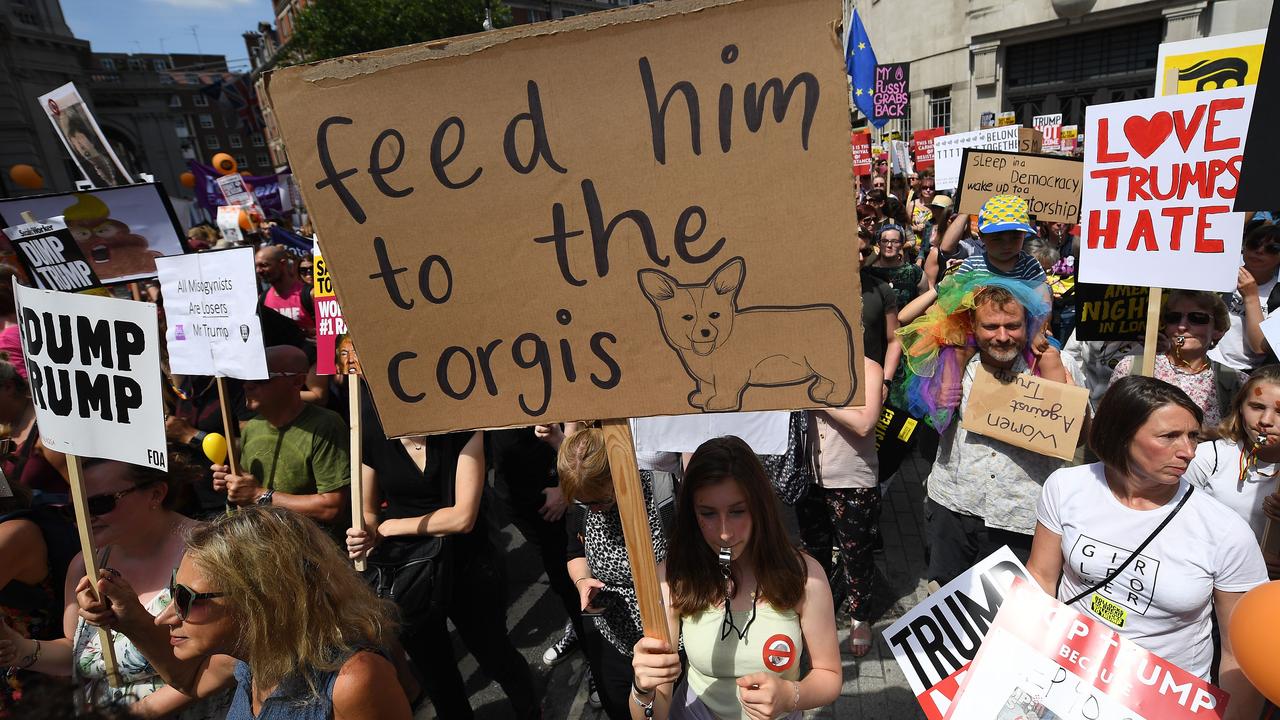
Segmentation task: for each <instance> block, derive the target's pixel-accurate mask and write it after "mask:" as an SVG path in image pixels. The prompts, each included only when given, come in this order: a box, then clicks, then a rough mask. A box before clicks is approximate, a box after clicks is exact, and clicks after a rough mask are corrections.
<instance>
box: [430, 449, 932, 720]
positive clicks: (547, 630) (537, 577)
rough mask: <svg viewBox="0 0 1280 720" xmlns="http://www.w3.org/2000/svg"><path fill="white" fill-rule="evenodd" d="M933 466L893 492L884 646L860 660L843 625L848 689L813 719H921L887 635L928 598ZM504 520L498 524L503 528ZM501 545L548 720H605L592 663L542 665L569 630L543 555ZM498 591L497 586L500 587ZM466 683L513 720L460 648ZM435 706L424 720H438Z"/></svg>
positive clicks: (879, 560)
mask: <svg viewBox="0 0 1280 720" xmlns="http://www.w3.org/2000/svg"><path fill="white" fill-rule="evenodd" d="M927 473H928V465H927V464H926V463H925V462H924V461H923V460H921V459H920V458H919V457H917V456H912V457H909V458H907V460H906V461H905V462H904V463H903V466H902V469H901V470H900V471H899V473H898V476H897V478H895V479H894V480H893V482H892V484H891V486H890V491H889V495H888V497H887V498H886V501H885V504H884V510H883V513H882V515H881V520H880V530H881V534H882V536H883V538H884V552H883V553H877V554H876V564H877V566H878V568H879V571H880V582H879V584H878V586H877V592H876V605H875V612H876V614H877V619H876V622H875V627H876V631H877V638H876V639H877V642H876V645H875V647H873V648H872V650H871V652H870V653H869V654H868V655H867V656H866V657H863V658H861V659H855V658H854V657H853V656H852V655H850V654H849V653H848V651H847V649H846V647H847V646H846V645H845V642H846V641H847V637H848V619H847V618H842V620H841V628H842V630H841V634H840V640H841V647H842V649H843V650H844V652H843V654H842V658H843V660H844V687H843V689H842V690H841V693H840V698H839V699H838V700H837V701H836V702H835V704H834V705H833V706H832V707H829V708H823V709H819V710H813V711H810V712H809V713H806V718H810V719H814V720H826V719H828V718H895V719H896V718H920V717H923V714H922V713H921V712H920V710H919V707H918V705H917V704H916V702H915V698H914V697H913V696H912V695H911V690H910V688H909V687H908V685H907V682H906V679H905V678H904V677H903V675H902V672H901V671H900V670H899V669H898V665H897V663H896V662H894V660H893V656H892V654H891V653H890V652H889V649H888V647H887V646H886V645H885V644H884V643H883V642H882V641H881V640H880V637H879V634H880V632H881V631H883V630H884V628H886V627H888V626H889V624H890V623H892V622H893V621H894V620H895V619H896V618H897V617H899V616H900V615H901V614H902V613H903V612H904V611H905V610H906V609H907V608H909V607H911V606H912V605H914V604H915V603H916V602H917V601H919V600H920V598H922V597H924V594H925V590H924V582H923V580H921V577H922V575H923V571H924V543H923V538H922V536H923V520H922V518H921V509H922V507H923V480H924V476H925V475H927ZM498 522H503V519H501V518H498V519H497V521H496V522H495V524H497V523H498ZM497 532H499V533H500V537H499V546H500V547H505V548H507V573H508V577H507V591H506V592H507V596H508V598H509V601H510V603H511V605H510V609H509V611H508V615H507V625H508V627H509V628H510V629H511V636H512V637H513V638H514V639H515V643H516V647H518V648H519V649H520V651H521V652H522V653H523V654H524V656H525V657H526V658H527V659H528V661H529V664H530V666H531V667H533V668H534V672H535V674H536V675H537V681H538V682H539V683H541V685H542V686H543V687H545V691H546V701H545V704H544V707H545V715H544V717H545V718H547V720H561V719H567V718H575V719H576V718H586V719H587V720H597V719H599V720H603V719H604V717H605V716H604V714H603V713H602V712H600V711H599V710H598V709H596V708H594V707H592V706H590V705H589V704H587V682H586V678H585V672H586V664H585V662H584V660H583V656H582V653H581V652H576V651H575V652H574V653H573V654H572V655H571V656H570V657H569V658H568V659H567V660H565V661H564V662H562V663H560V664H559V665H557V666H556V667H555V668H550V669H548V668H546V667H545V666H544V665H543V664H542V651H543V649H544V648H545V646H546V644H547V643H548V642H549V638H552V637H556V636H558V633H559V632H560V628H561V627H562V626H563V624H564V618H563V612H562V611H561V610H560V607H559V604H558V603H557V602H556V600H555V597H554V595H552V594H551V592H550V590H549V589H548V585H547V580H546V577H545V576H544V575H543V574H542V572H541V566H540V562H539V559H538V555H537V553H536V552H535V551H534V549H533V547H532V546H530V545H528V544H527V543H526V542H525V541H524V538H523V536H521V535H520V533H519V531H517V530H516V529H515V528H514V527H513V526H511V525H510V524H506V523H504V525H503V527H502V529H501V530H499V531H497ZM495 590H497V588H495ZM455 652H456V654H457V655H458V657H459V663H460V664H461V667H462V674H463V677H464V678H466V680H467V686H468V689H469V690H470V691H471V705H472V707H473V708H474V709H475V712H476V717H477V718H479V719H481V720H499V719H500V718H508V717H510V716H511V712H510V709H509V708H508V706H507V705H506V703H505V698H504V697H503V695H502V691H501V690H500V689H499V688H498V686H497V685H496V684H494V683H491V682H490V681H489V680H488V678H486V677H484V676H483V675H482V674H480V673H479V671H478V669H477V667H476V663H475V660H473V659H472V658H471V656H470V655H469V654H467V653H466V652H465V651H463V650H462V649H461V646H460V645H456V644H455ZM434 717H435V714H434V712H433V711H432V710H431V708H430V707H427V708H425V709H424V710H423V711H421V712H420V713H419V714H418V716H417V720H428V719H429V718H434Z"/></svg>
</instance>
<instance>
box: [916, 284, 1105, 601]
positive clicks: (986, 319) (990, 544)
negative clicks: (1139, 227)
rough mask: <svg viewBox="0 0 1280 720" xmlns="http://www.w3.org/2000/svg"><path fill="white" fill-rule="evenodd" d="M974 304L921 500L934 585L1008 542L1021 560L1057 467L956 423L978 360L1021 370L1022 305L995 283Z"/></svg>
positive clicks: (1074, 373)
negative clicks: (953, 395) (966, 352)
mask: <svg viewBox="0 0 1280 720" xmlns="http://www.w3.org/2000/svg"><path fill="white" fill-rule="evenodd" d="M975 302H976V305H975V307H974V308H973V310H972V311H971V312H972V313H973V333H974V337H975V340H976V341H977V345H978V352H977V354H976V355H974V356H973V358H972V359H971V360H970V361H969V363H968V365H967V366H966V367H965V370H964V378H963V382H962V384H961V397H960V404H959V406H958V407H957V416H956V417H954V418H953V419H952V421H951V424H950V425H948V426H947V429H946V430H945V431H944V432H943V433H942V437H941V439H940V441H939V443H938V458H937V460H936V461H935V462H934V464H933V470H932V471H931V472H930V473H929V482H928V490H929V497H928V500H927V501H926V504H925V526H926V532H927V534H928V539H929V570H928V574H927V579H928V580H930V581H932V582H936V583H937V584H938V585H939V586H941V585H946V584H947V583H948V582H950V581H951V580H953V579H954V578H955V577H956V576H958V575H960V574H961V573H963V572H964V571H965V570H968V569H969V568H970V567H972V566H973V565H974V564H975V563H976V562H978V561H979V560H981V559H982V558H984V557H986V556H987V555H989V554H991V553H992V552H994V551H995V550H997V549H999V548H1000V547H1001V546H1002V545H1008V546H1009V547H1010V548H1011V549H1012V550H1013V551H1014V553H1015V554H1016V555H1018V557H1019V558H1020V559H1021V560H1022V561H1023V562H1026V560H1027V558H1028V556H1029V555H1030V553H1031V538H1032V536H1033V535H1034V534H1035V529H1036V501H1037V500H1038V499H1039V497H1040V488H1041V486H1042V485H1044V481H1045V480H1046V479H1047V478H1048V477H1049V474H1050V473H1052V472H1053V471H1054V470H1057V469H1058V468H1060V467H1062V465H1063V461H1062V460H1059V459H1057V458H1052V457H1049V456H1047V455H1040V454H1039V453H1035V452H1032V451H1030V450H1024V449H1022V448H1018V447H1014V446H1013V445H1009V444H1007V443H1004V442H1001V441H999V440H995V439H993V438H989V437H986V436H983V435H978V434H977V433H973V432H969V431H968V430H966V429H964V428H962V427H960V424H961V423H960V419H961V418H960V416H961V415H963V412H964V407H965V405H966V404H967V403H968V400H969V392H970V390H971V389H972V388H973V381H974V377H975V373H976V372H977V369H978V363H982V364H983V365H986V366H987V367H988V368H990V369H993V370H995V369H1001V370H1007V371H1011V372H1015V373H1020V372H1025V371H1026V370H1027V363H1026V359H1025V353H1024V352H1023V350H1024V349H1025V348H1026V345H1027V342H1028V338H1027V334H1028V329H1027V313H1026V310H1025V309H1024V308H1023V306H1022V305H1021V304H1020V303H1019V302H1018V301H1017V300H1016V299H1015V298H1014V297H1013V295H1012V294H1011V293H1010V292H1009V291H1008V290H1006V289H1004V288H1001V287H998V286H989V287H987V288H985V289H983V290H982V291H981V292H980V293H979V295H978V297H977V299H976V301H975ZM1062 364H1063V365H1064V366H1065V367H1066V370H1067V373H1068V377H1069V378H1070V380H1071V381H1072V382H1073V383H1074V384H1075V385H1077V386H1081V387H1083V386H1084V377H1083V376H1082V375H1081V373H1080V369H1079V366H1078V365H1077V364H1076V362H1075V360H1074V359H1073V358H1071V357H1070V356H1067V355H1063V356H1062ZM1083 436H1084V435H1083V433H1082V434H1081V437H1083Z"/></svg>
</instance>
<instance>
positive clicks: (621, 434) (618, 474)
mask: <svg viewBox="0 0 1280 720" xmlns="http://www.w3.org/2000/svg"><path fill="white" fill-rule="evenodd" d="M603 426H604V447H605V452H606V453H607V454H608V456H609V471H610V473H611V474H612V475H613V495H614V498H615V499H616V501H617V503H618V515H619V516H621V518H622V536H623V538H624V539H625V540H626V543H627V557H628V558H630V560H631V577H632V579H633V580H634V582H635V588H636V600H637V601H638V602H639V604H640V621H641V624H643V625H644V634H645V636H646V637H651V638H658V639H660V640H665V641H666V642H667V644H669V645H671V646H672V647H674V643H672V641H671V637H670V635H671V633H670V631H669V629H668V627H667V614H666V612H665V611H664V609H663V606H662V589H661V588H660V587H659V586H658V563H657V562H656V561H655V560H654V557H653V535H652V534H651V533H650V530H649V511H648V510H647V509H645V504H644V488H643V487H641V485H640V470H639V468H638V467H637V464H636V447H635V442H634V441H633V440H632V438H631V423H630V422H629V421H628V420H627V419H626V418H615V419H613V420H605V421H604V422H603Z"/></svg>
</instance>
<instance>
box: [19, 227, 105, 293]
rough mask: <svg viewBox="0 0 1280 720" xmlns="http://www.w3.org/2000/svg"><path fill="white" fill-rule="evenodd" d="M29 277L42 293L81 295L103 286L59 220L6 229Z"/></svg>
mask: <svg viewBox="0 0 1280 720" xmlns="http://www.w3.org/2000/svg"><path fill="white" fill-rule="evenodd" d="M4 234H5V235H6V236H8V238H9V242H10V243H11V244H12V245H13V249H14V252H15V254H16V255H17V256H18V261H19V262H21V263H22V267H23V269H24V270H26V271H27V277H28V278H30V279H31V282H32V283H33V284H35V286H36V287H38V288H40V289H42V290H60V291H62V292H77V291H80V290H88V289H89V288H95V287H99V286H101V285H102V281H101V280H99V279H98V275H97V273H95V272H94V271H93V268H92V267H91V266H90V265H89V263H88V262H87V261H86V260H85V257H84V253H83V252H81V251H80V245H79V244H78V243H76V241H75V238H73V237H72V236H71V231H70V230H68V229H67V226H66V225H64V224H62V223H61V222H57V221H50V222H47V223H40V222H37V223H25V224H23V225H15V226H14V227H8V228H5V229H4Z"/></svg>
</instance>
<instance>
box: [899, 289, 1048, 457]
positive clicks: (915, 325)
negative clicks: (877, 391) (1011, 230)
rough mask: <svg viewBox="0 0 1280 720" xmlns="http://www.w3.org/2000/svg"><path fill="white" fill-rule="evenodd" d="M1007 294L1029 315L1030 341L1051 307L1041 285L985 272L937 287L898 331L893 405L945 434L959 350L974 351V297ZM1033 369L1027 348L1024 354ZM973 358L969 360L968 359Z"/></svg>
mask: <svg viewBox="0 0 1280 720" xmlns="http://www.w3.org/2000/svg"><path fill="white" fill-rule="evenodd" d="M992 286H999V287H1002V288H1004V289H1006V290H1008V291H1009V292H1010V293H1011V294H1012V295H1013V297H1014V298H1015V299H1016V300H1017V301H1018V302H1019V303H1020V304H1021V305H1022V307H1023V308H1024V309H1026V312H1027V338H1028V340H1030V338H1034V337H1035V336H1036V335H1037V334H1038V333H1039V332H1040V328H1041V326H1042V325H1043V324H1044V323H1045V321H1046V320H1048V318H1049V309H1050V304H1049V301H1048V299H1047V298H1046V295H1047V293H1046V292H1045V290H1044V287H1045V286H1044V283H1042V282H1038V281H1035V280H1017V279H1014V278H1008V277H1004V276H1001V275H995V274H993V273H990V272H986V271H974V272H967V273H955V274H952V275H948V276H947V277H946V278H944V279H943V280H942V282H941V283H939V284H938V299H937V301H936V302H935V303H934V304H933V305H931V306H930V307H929V309H928V310H927V311H925V314H924V315H921V316H920V317H919V318H917V319H916V320H915V321H914V322H912V323H911V324H910V325H907V326H906V327H904V328H900V329H899V330H898V336H899V338H900V340H901V341H902V358H903V360H904V361H905V363H906V371H905V373H906V378H905V381H904V382H902V383H900V384H899V385H897V386H896V387H895V389H894V392H893V395H892V398H891V399H892V400H893V401H894V402H895V403H897V404H898V405H899V407H905V408H906V410H907V412H909V413H910V414H911V415H912V416H913V417H917V418H920V419H922V420H924V422H926V423H928V424H929V425H931V426H932V427H933V428H934V429H936V430H937V431H938V432H942V431H943V430H946V429H947V426H948V425H950V424H951V420H952V417H953V416H954V415H955V410H956V406H957V405H959V404H960V394H961V392H960V391H961V380H962V379H963V377H964V368H963V367H961V361H962V360H961V358H962V357H963V356H964V354H962V353H961V352H960V350H961V348H970V349H974V350H976V349H977V342H976V341H975V339H974V335H973V324H972V323H973V313H972V312H971V311H972V309H973V306H974V298H975V297H976V296H977V295H978V293H979V292H981V291H982V290H983V288H987V287H992ZM1023 355H1024V358H1025V359H1026V361H1027V364H1028V365H1031V364H1032V354H1031V349H1030V343H1029V342H1028V346H1027V348H1025V349H1024V350H1023ZM968 356H969V357H972V355H968Z"/></svg>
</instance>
